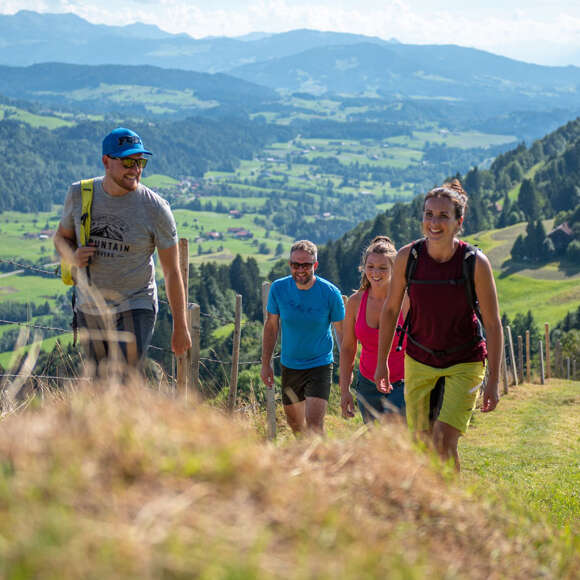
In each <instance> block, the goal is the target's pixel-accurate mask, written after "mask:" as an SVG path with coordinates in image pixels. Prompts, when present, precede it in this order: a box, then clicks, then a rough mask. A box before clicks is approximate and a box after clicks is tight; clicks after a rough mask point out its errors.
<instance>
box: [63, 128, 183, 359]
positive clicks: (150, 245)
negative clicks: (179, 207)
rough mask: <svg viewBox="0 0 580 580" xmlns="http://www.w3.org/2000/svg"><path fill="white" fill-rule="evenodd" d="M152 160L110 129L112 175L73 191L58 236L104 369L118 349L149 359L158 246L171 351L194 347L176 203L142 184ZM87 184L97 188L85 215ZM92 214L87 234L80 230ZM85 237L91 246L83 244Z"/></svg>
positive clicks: (135, 139)
mask: <svg viewBox="0 0 580 580" xmlns="http://www.w3.org/2000/svg"><path fill="white" fill-rule="evenodd" d="M151 155H152V153H151V152H150V151H148V150H147V149H145V148H144V146H143V142H142V141H141V138H140V137H139V135H137V133H135V132H134V131H131V130H130V129H126V128H123V127H119V128H117V129H115V130H114V131H111V133H109V134H108V135H107V136H106V137H105V138H104V139H103V144H102V162H103V166H104V168H105V175H104V176H102V177H96V178H94V179H92V180H88V182H85V181H83V182H76V183H73V184H72V185H71V186H70V188H69V191H68V194H67V196H66V200H65V203H64V209H63V213H62V218H61V220H60V224H59V226H58V230H57V232H56V234H55V237H54V244H55V246H56V249H57V251H58V253H59V254H60V255H61V257H62V258H63V259H64V261H65V263H66V262H68V263H70V264H72V266H73V268H76V276H75V278H76V304H75V306H74V310H75V313H76V319H77V324H78V327H79V328H80V329H81V331H82V329H85V330H86V331H88V339H87V338H86V336H87V333H85V340H84V341H83V342H84V346H85V350H86V351H87V355H88V357H89V359H90V360H91V361H92V362H93V363H94V364H95V365H97V366H98V365H99V363H101V362H102V361H104V360H110V359H112V358H114V356H116V354H117V351H118V350H120V353H121V354H122V359H121V360H123V359H124V361H125V362H127V363H128V364H129V365H131V366H138V365H139V364H140V363H141V362H142V361H143V359H144V357H145V356H146V353H147V349H148V347H149V344H150V342H151V338H152V335H153V327H154V324H155V318H156V314H157V286H156V283H155V266H154V262H153V253H154V251H155V249H156V248H157V252H158V255H159V261H160V263H161V267H162V270H163V275H164V278H165V287H166V290H167V297H168V299H169V304H170V307H171V312H172V315H173V335H172V339H171V348H172V350H173V351H174V353H175V354H176V355H181V354H183V353H185V352H186V351H187V350H188V349H189V348H190V346H191V338H190V336H189V331H188V327H187V324H186V302H185V292H184V288H183V282H182V277H181V273H180V270H179V260H178V246H177V241H178V240H177V230H176V226H175V220H174V218H173V215H172V213H171V210H170V208H169V204H168V203H167V202H166V201H165V200H164V199H162V198H161V197H160V196H159V195H158V194H156V193H155V192H154V191H151V190H150V189H149V188H147V187H145V186H144V185H142V184H141V183H140V179H141V175H142V173H143V169H144V168H145V166H146V165H147V161H148V158H149V156H151ZM81 183H82V184H83V185H82V187H83V188H84V187H85V185H86V183H88V187H89V188H90V189H91V190H92V191H91V193H92V203H91V204H90V206H88V211H84V212H83V211H82V209H81V206H82V201H81ZM83 207H84V206H83ZM81 214H82V215H81ZM87 215H88V216H89V218H88V219H89V220H90V229H89V232H90V233H89V235H88V236H87V235H86V232H82V231H81V230H82V227H83V224H82V223H81V222H84V220H85V219H87ZM85 237H88V243H86V244H82V243H81V240H83V239H84V238H85ZM111 330H112V331H116V332H115V333H114V334H113V336H111V334H110V331H111ZM117 332H118V333H122V332H124V333H130V334H116V333H117ZM82 336H83V334H82V333H81V337H82ZM116 345H117V346H118V347H119V348H116Z"/></svg>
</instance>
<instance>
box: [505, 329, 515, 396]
mask: <svg viewBox="0 0 580 580" xmlns="http://www.w3.org/2000/svg"><path fill="white" fill-rule="evenodd" d="M506 330H507V335H508V343H509V349H510V359H511V361H512V372H513V375H514V385H515V386H516V387H517V386H518V371H517V368H516V356H515V353H514V341H513V339H512V329H511V328H510V327H509V326H506Z"/></svg>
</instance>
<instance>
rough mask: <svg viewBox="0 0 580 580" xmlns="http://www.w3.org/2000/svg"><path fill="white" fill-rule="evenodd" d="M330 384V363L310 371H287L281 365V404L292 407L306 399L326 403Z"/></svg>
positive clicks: (286, 368) (287, 369)
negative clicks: (321, 400) (315, 398)
mask: <svg viewBox="0 0 580 580" xmlns="http://www.w3.org/2000/svg"><path fill="white" fill-rule="evenodd" d="M331 384H332V363H330V364H327V365H323V366H321V367H314V368H312V369H289V368H288V367H285V366H284V365H282V403H283V404H284V405H293V404H294V403H299V402H300V401H304V399H306V397H318V398H319V399H324V400H325V401H328V397H329V396H330V385H331Z"/></svg>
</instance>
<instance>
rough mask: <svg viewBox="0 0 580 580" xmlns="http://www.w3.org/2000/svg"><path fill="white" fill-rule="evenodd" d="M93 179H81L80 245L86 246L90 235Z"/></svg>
mask: <svg viewBox="0 0 580 580" xmlns="http://www.w3.org/2000/svg"><path fill="white" fill-rule="evenodd" d="M93 181H94V180H93V179H83V180H82V181H81V240H80V241H81V246H86V245H87V244H88V242H89V237H90V235H91V206H92V204H93Z"/></svg>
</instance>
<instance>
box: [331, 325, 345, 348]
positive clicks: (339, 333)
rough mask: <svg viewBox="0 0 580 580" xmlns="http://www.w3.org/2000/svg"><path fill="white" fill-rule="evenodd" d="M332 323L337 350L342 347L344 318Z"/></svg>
mask: <svg viewBox="0 0 580 580" xmlns="http://www.w3.org/2000/svg"><path fill="white" fill-rule="evenodd" d="M332 324H333V325H334V334H335V336H336V344H337V346H338V351H339V352H340V351H341V349H342V340H343V336H344V320H338V321H337V322H333V323H332Z"/></svg>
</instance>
